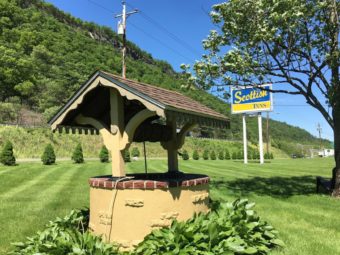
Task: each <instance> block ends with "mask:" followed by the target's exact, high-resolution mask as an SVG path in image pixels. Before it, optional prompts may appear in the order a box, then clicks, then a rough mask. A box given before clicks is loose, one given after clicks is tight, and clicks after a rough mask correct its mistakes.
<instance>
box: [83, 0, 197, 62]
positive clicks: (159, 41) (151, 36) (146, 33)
mask: <svg viewBox="0 0 340 255" xmlns="http://www.w3.org/2000/svg"><path fill="white" fill-rule="evenodd" d="M87 1H88V2H89V3H92V4H94V5H96V6H98V7H100V8H101V9H103V10H105V11H107V12H109V13H110V14H113V11H111V10H110V9H108V8H107V7H105V6H103V5H101V4H98V3H97V2H95V1H93V0H87ZM127 5H128V6H129V7H131V5H129V4H127ZM132 8H133V7H132ZM128 23H129V24H130V25H131V26H133V27H134V28H136V29H137V30H140V31H141V32H142V33H144V34H145V35H147V36H148V37H150V38H151V39H153V40H154V41H156V42H158V43H159V44H161V45H162V46H164V47H166V48H167V49H169V50H171V51H172V52H174V53H176V54H177V55H178V56H180V57H182V58H185V59H186V60H188V61H190V62H191V61H192V59H190V58H188V57H187V56H185V55H183V54H182V53H180V52H179V51H177V50H175V49H174V48H172V47H170V46H168V45H167V44H166V43H164V42H163V41H161V40H159V39H158V38H156V37H154V36H153V35H151V34H150V33H148V32H146V31H144V29H142V28H140V27H138V26H136V25H135V24H133V23H132V22H130V21H129V22H128Z"/></svg>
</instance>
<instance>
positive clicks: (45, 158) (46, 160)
mask: <svg viewBox="0 0 340 255" xmlns="http://www.w3.org/2000/svg"><path fill="white" fill-rule="evenodd" d="M55 160H56V156H55V153H54V149H53V147H52V145H51V144H48V145H47V146H46V147H45V150H44V153H43V155H42V156H41V161H42V162H43V164H44V165H52V164H54V163H55Z"/></svg>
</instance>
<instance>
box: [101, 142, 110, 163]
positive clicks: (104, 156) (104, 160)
mask: <svg viewBox="0 0 340 255" xmlns="http://www.w3.org/2000/svg"><path fill="white" fill-rule="evenodd" d="M99 160H100V162H102V163H107V162H109V151H108V149H107V148H106V146H105V145H103V147H102V148H101V150H100V152H99Z"/></svg>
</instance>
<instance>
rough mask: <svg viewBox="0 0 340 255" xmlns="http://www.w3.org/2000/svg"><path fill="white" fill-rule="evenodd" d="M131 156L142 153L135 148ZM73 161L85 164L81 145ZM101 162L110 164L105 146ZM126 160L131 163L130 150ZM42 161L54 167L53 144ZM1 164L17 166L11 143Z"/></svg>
mask: <svg viewBox="0 0 340 255" xmlns="http://www.w3.org/2000/svg"><path fill="white" fill-rule="evenodd" d="M131 155H132V157H139V155H140V152H139V150H138V148H136V147H135V148H133V149H132V152H131ZM71 159H72V160H73V162H74V163H77V164H80V163H84V155H83V148H82V146H81V144H80V143H79V144H77V146H76V147H75V148H74V151H73V153H72V157H71ZM99 160H100V162H103V163H106V162H109V151H108V149H107V148H106V147H105V146H103V147H102V148H101V150H100V152H99ZM124 160H125V162H130V161H131V158H130V151H129V150H125V151H124ZM41 161H42V162H43V164H44V165H52V164H54V163H55V162H56V155H55V152H54V149H53V146H52V145H51V144H48V145H47V146H46V147H45V150H44V152H43V155H42V156H41ZM0 163H2V164H4V165H6V166H14V165H16V159H15V156H14V153H13V144H12V143H11V142H10V141H7V142H6V143H5V145H4V147H3V149H2V151H1V153H0Z"/></svg>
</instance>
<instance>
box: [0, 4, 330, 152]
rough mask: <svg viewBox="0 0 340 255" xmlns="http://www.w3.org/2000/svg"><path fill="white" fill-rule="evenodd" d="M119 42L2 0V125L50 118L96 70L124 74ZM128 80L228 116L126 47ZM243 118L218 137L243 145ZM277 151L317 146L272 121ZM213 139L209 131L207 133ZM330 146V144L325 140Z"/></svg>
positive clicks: (60, 16)
mask: <svg viewBox="0 0 340 255" xmlns="http://www.w3.org/2000/svg"><path fill="white" fill-rule="evenodd" d="M120 45H121V39H120V38H119V37H118V36H117V34H116V33H115V32H114V31H112V30H111V29H110V28H108V27H103V26H98V25H96V24H94V23H89V22H84V21H81V20H80V19H77V18H74V17H72V16H71V15H69V14H66V13H64V12H62V11H60V10H58V9H57V8H56V7H54V6H53V5H51V4H48V3H45V2H43V1H41V0H0V82H1V86H0V100H1V103H0V122H3V121H5V120H10V119H15V118H16V116H15V114H16V112H17V110H18V109H19V108H20V107H22V106H25V107H26V108H28V109H30V110H33V111H35V112H39V113H42V114H43V115H44V116H45V118H46V119H48V118H49V117H50V116H51V115H52V114H53V113H54V112H55V111H56V110H57V109H58V108H59V107H60V106H61V105H63V104H64V103H65V102H66V101H67V99H68V98H69V97H70V96H71V95H72V94H73V93H74V92H75V91H76V90H77V89H78V88H79V87H80V86H81V85H82V83H83V82H84V81H85V80H86V79H87V78H88V77H89V76H90V75H91V74H92V73H93V72H94V71H96V70H98V69H101V70H104V71H108V72H112V73H115V74H119V73H120V72H121V54H120V49H119V47H120ZM127 53H128V58H127V65H128V69H127V77H128V78H131V79H135V80H138V81H143V82H146V83H150V84H154V85H157V86H162V87H164V88H168V89H172V90H178V91H181V93H184V94H186V95H188V96H190V97H192V98H194V99H196V100H198V101H200V102H202V103H204V104H205V105H207V106H209V107H211V108H213V109H215V110H217V111H218V112H221V113H223V114H225V115H227V116H230V107H229V105H228V104H226V103H225V102H223V101H222V100H219V99H217V98H216V97H214V96H213V95H211V94H208V93H206V92H204V91H201V90H190V91H185V90H182V89H181V85H182V83H181V75H180V74H178V73H176V72H175V71H174V70H173V69H172V67H171V66H170V64H168V63H167V62H165V61H161V60H155V59H154V58H152V56H151V55H150V54H149V53H147V52H145V51H143V50H141V49H140V48H139V47H138V46H137V45H135V44H133V43H131V42H128V50H127ZM240 121H241V120H240V118H239V116H231V130H228V131H226V132H219V133H218V134H215V135H218V136H219V137H222V138H227V139H231V140H240V139H241V137H242V132H241V131H242V129H241V122H240ZM270 126H271V137H272V143H273V145H274V146H277V147H278V148H280V146H281V147H282V146H283V147H285V146H291V145H293V144H294V143H300V144H310V145H315V146H317V145H319V141H318V140H317V139H316V138H315V137H313V136H312V135H311V134H309V133H308V132H306V131H305V130H303V129H300V128H296V127H292V126H290V125H287V124H284V123H281V122H277V121H272V120H271V121H270ZM248 131H249V134H248V136H249V140H250V141H252V142H254V143H256V141H257V124H256V120H255V119H250V120H249V128H248ZM207 133H208V134H210V135H211V134H212V132H211V130H208V131H207ZM324 143H325V144H329V143H328V141H324Z"/></svg>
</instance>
